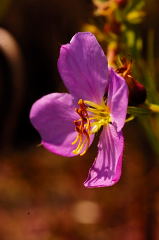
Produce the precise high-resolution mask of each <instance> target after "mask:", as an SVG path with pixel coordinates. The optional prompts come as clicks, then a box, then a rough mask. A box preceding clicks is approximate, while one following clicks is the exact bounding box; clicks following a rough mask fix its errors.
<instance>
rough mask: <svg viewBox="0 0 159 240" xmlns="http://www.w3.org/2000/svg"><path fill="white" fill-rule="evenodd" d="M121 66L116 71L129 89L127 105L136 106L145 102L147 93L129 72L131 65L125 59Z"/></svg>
mask: <svg viewBox="0 0 159 240" xmlns="http://www.w3.org/2000/svg"><path fill="white" fill-rule="evenodd" d="M122 63H123V65H122V66H121V67H120V68H118V69H117V70H116V72H117V73H118V74H120V75H121V76H122V77H123V78H124V79H125V80H126V82H127V85H128V88H129V105H131V106H136V105H139V104H142V103H144V102H145V100H146V97H147V93H146V89H145V87H144V86H143V85H142V84H141V83H140V82H138V81H137V80H136V79H135V78H134V77H133V76H132V72H131V68H132V63H131V62H128V61H127V60H126V59H125V58H123V59H122Z"/></svg>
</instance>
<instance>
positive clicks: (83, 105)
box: [72, 99, 111, 156]
mask: <svg viewBox="0 0 159 240" xmlns="http://www.w3.org/2000/svg"><path fill="white" fill-rule="evenodd" d="M78 106H79V107H78V108H76V109H75V111H76V113H77V114H78V115H79V117H80V118H79V119H78V120H75V121H74V124H75V130H76V132H77V137H76V139H75V140H74V141H73V142H72V145H74V144H76V143H78V145H77V148H76V149H75V150H73V153H74V154H80V155H81V156H82V155H84V154H85V153H86V151H87V149H88V147H89V144H90V135H91V134H94V133H96V132H98V131H99V130H100V128H101V127H102V126H104V125H107V124H108V123H110V122H111V118H110V112H109V108H108V107H107V106H106V105H105V103H104V101H103V104H102V105H98V104H96V103H94V102H91V101H86V100H83V99H80V100H79V101H78Z"/></svg>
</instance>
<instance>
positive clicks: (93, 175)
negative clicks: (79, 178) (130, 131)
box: [84, 124, 124, 188]
mask: <svg viewBox="0 0 159 240" xmlns="http://www.w3.org/2000/svg"><path fill="white" fill-rule="evenodd" d="M123 146H124V139H123V136H122V133H121V132H117V131H116V127H114V126H113V125H111V124H109V125H108V126H106V127H104V129H103V131H102V133H101V136H100V139H99V144H98V155H97V157H96V159H95V162H94V163H93V166H92V167H91V169H90V170H89V174H88V178H87V180H86V181H85V183H84V185H85V187H89V188H93V187H107V186H112V185H113V184H115V183H116V182H117V181H118V180H119V178H120V175H121V167H122V155H123Z"/></svg>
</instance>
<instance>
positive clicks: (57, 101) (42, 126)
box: [30, 93, 78, 156]
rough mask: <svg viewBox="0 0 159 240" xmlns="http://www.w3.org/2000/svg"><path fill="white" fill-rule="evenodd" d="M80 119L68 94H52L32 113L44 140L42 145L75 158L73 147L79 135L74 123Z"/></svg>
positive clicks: (33, 109)
mask: <svg viewBox="0 0 159 240" xmlns="http://www.w3.org/2000/svg"><path fill="white" fill-rule="evenodd" d="M77 118H78V115H77V114H76V113H75V111H74V108H73V105H72V96H71V95H70V94H67V93H52V94H49V95H46V96H44V97H42V98H41V99H39V100H38V101H36V102H35V103H34V104H33V106H32V109H31V112H30V119H31V122H32V124H33V126H34V127H35V128H36V129H37V130H38V132H39V133H40V135H41V138H42V144H43V146H44V147H45V148H47V149H48V150H49V151H51V152H53V153H56V154H59V155H63V156H75V155H74V154H73V153H72V151H73V150H74V149H75V148H76V145H72V142H73V141H74V140H75V138H76V135H77V133H76V132H75V126H74V123H73V121H74V120H75V119H77Z"/></svg>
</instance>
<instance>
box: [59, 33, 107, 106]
mask: <svg viewBox="0 0 159 240" xmlns="http://www.w3.org/2000/svg"><path fill="white" fill-rule="evenodd" d="M58 69H59V72H60V74H61V77H62V79H63V81H64V83H65V85H66V87H67V89H68V90H69V92H70V93H71V94H72V95H73V96H74V97H75V98H77V99H81V98H82V99H84V100H90V101H95V102H97V103H100V102H101V100H102V98H103V96H104V93H105V89H106V87H107V84H108V66H107V60H106V57H105V55H104V52H103V50H102V48H101V47H100V45H99V43H98V42H97V40H96V38H95V36H94V35H93V34H91V33H89V32H79V33H77V34H75V35H74V37H73V38H72V39H71V42H70V44H66V45H63V46H62V47H61V50H60V56H59V60H58Z"/></svg>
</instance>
